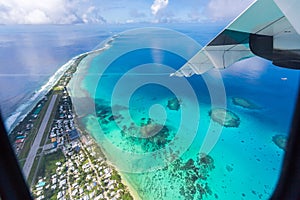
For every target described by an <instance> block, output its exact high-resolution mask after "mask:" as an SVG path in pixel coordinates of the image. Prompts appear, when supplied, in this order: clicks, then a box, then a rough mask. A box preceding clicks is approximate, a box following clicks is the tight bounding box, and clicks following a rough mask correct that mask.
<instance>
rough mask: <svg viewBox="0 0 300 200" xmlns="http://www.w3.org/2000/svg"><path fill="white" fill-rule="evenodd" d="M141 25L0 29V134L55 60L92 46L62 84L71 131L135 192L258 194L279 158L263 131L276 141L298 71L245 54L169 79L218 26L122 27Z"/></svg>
mask: <svg viewBox="0 0 300 200" xmlns="http://www.w3.org/2000/svg"><path fill="white" fill-rule="evenodd" d="M145 26H148V25H140V24H137V25H111V26H108V25H103V26H94V25H72V26H1V27H0V29H1V34H0V37H1V40H0V42H1V43H0V45H1V48H0V59H1V68H0V82H1V84H0V87H1V92H0V100H1V102H0V105H1V114H2V115H3V116H4V118H5V119H6V122H7V127H8V129H10V128H11V127H13V126H14V125H15V124H16V123H18V121H20V119H21V118H22V116H24V114H26V113H27V112H28V111H29V110H30V109H31V108H33V106H34V105H35V103H36V102H37V101H38V100H39V98H42V97H43V94H45V93H46V92H47V90H48V89H49V88H51V86H52V85H53V84H54V83H55V81H56V80H57V79H58V77H59V76H60V74H61V73H62V72H63V70H64V69H65V68H66V67H67V66H68V64H66V65H64V64H65V63H67V62H68V61H69V60H70V59H71V58H72V57H74V56H76V55H78V54H81V53H84V52H86V51H90V50H93V49H101V48H102V50H101V51H98V52H96V53H92V54H90V55H89V56H87V57H86V58H85V59H84V60H83V61H82V62H81V63H80V65H79V67H78V71H77V72H76V75H75V76H74V78H73V79H72V82H71V84H70V85H69V86H68V88H69V90H70V93H71V95H72V101H73V103H74V106H75V110H76V113H77V115H78V117H79V122H80V123H81V126H83V127H84V128H85V129H87V131H89V132H90V133H91V135H92V136H93V137H94V138H95V139H96V140H97V142H99V144H100V145H101V147H102V148H103V150H104V153H105V154H106V155H107V157H108V159H109V161H110V162H112V163H113V164H114V165H115V166H116V167H117V168H118V169H119V170H120V172H121V173H122V175H123V177H125V178H126V180H127V182H128V183H130V185H132V187H133V188H134V189H135V190H136V191H137V193H138V194H139V196H140V198H141V199H233V200H235V199H250V200H252V199H268V198H269V197H270V195H271V193H272V192H273V190H274V188H275V186H276V182H277V180H278V177H279V173H280V170H281V164H282V158H283V155H284V150H283V149H281V148H279V147H278V146H277V145H276V144H275V143H274V142H273V137H274V136H276V135H281V136H284V137H287V136H288V135H287V134H288V131H289V126H290V123H291V119H292V114H293V109H294V103H295V98H296V91H297V87H298V85H297V84H295V83H298V82H299V81H298V80H299V73H298V72H297V71H294V70H288V69H282V68H278V67H275V66H273V65H272V64H271V63H269V62H267V61H265V60H263V59H260V58H257V57H255V58H251V59H248V60H245V61H241V62H239V63H236V64H235V65H233V66H231V67H229V68H228V69H225V70H222V71H220V72H219V71H215V70H212V71H210V72H209V73H207V74H205V75H203V76H192V77H189V78H178V77H170V76H169V74H170V73H172V72H174V70H176V69H178V68H180V67H181V66H182V65H183V64H184V63H185V62H187V61H188V60H189V59H190V58H191V57H192V56H193V55H194V54H195V53H196V52H197V51H198V50H200V49H201V45H205V44H206V43H207V42H208V41H209V40H210V39H212V38H213V37H214V36H215V35H216V34H217V33H218V32H219V31H220V30H221V29H222V26H212V25H203V24H202V25H201V24H171V25H155V26H156V28H150V29H149V28H146V29H136V30H131V29H133V28H137V27H145ZM165 27H167V28H170V29H165ZM125 30H130V31H126V32H122V31H125ZM173 30H176V31H179V33H178V32H176V31H173ZM109 37H111V38H109ZM107 38H109V39H107ZM103 41H104V42H103ZM99 43H100V45H98V44H99ZM97 45H98V46H97ZM63 65H64V67H61V66H63ZM57 70H59V71H61V73H58V74H56V75H54V74H55V72H56V71H57ZM51 77H52V79H51ZM49 79H50V82H49ZM236 98H238V99H242V100H246V102H248V103H249V102H250V105H251V106H252V107H251V106H250V108H245V107H242V106H239V105H237V104H235V103H234V101H233V100H234V99H236ZM214 108H225V109H227V110H229V111H231V112H232V113H234V114H235V115H237V116H238V118H239V122H238V125H237V124H236V125H237V126H238V127H224V126H221V125H220V124H219V123H217V122H216V121H213V120H212V119H211V117H210V113H211V111H212V109H214ZM206 136H209V137H206ZM211 138H212V139H211Z"/></svg>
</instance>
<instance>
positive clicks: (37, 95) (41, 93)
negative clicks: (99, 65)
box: [4, 35, 118, 133]
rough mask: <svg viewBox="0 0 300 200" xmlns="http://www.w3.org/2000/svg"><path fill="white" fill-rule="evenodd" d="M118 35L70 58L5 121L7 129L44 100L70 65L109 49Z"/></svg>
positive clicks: (11, 128) (12, 127) (14, 125)
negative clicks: (89, 55) (83, 57)
mask: <svg viewBox="0 0 300 200" xmlns="http://www.w3.org/2000/svg"><path fill="white" fill-rule="evenodd" d="M117 37H118V35H114V36H113V37H112V38H110V39H109V40H107V41H105V42H104V44H101V45H99V46H98V48H96V49H95V50H93V51H89V52H86V53H82V54H79V55H77V56H75V57H73V58H72V59H71V60H69V61H68V62H67V63H66V64H64V65H62V66H61V67H60V68H59V69H58V70H57V71H56V72H55V74H54V75H52V76H51V77H50V78H49V80H48V82H47V83H46V84H44V85H43V86H42V87H41V88H40V89H39V90H38V91H36V92H34V93H33V95H32V97H30V99H29V100H28V101H27V102H26V103H23V104H22V105H20V106H19V107H18V108H17V109H16V111H15V112H13V113H12V114H11V115H10V116H9V117H8V118H7V119H6V120H5V122H4V124H5V127H6V129H7V130H8V132H9V133H10V132H11V131H12V130H13V129H14V128H15V127H16V126H17V125H18V123H20V122H21V121H22V120H23V119H24V118H25V117H26V116H27V115H28V113H29V112H30V111H31V110H32V109H33V108H34V107H35V106H36V104H37V103H38V102H39V101H40V100H42V99H43V98H44V97H45V95H46V94H47V93H48V92H49V91H50V90H51V88H53V86H54V85H55V84H56V83H57V82H58V81H59V79H60V78H61V77H62V76H63V75H64V73H65V72H66V71H67V70H68V69H69V67H70V66H71V65H72V64H74V63H75V61H76V60H77V59H78V58H79V57H81V56H83V55H88V54H92V53H97V52H99V51H103V50H106V49H109V48H110V47H111V43H112V42H113V41H114V40H115V38H117Z"/></svg>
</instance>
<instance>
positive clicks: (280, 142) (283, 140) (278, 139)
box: [272, 135, 287, 150]
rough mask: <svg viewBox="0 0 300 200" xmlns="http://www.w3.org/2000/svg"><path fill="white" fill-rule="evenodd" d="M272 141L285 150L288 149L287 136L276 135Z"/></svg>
mask: <svg viewBox="0 0 300 200" xmlns="http://www.w3.org/2000/svg"><path fill="white" fill-rule="evenodd" d="M272 141H273V142H274V143H275V144H276V145H277V146H278V147H279V148H280V149H283V150H286V143H287V136H285V135H274V136H273V137H272Z"/></svg>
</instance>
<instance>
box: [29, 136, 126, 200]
mask: <svg viewBox="0 0 300 200" xmlns="http://www.w3.org/2000/svg"><path fill="white" fill-rule="evenodd" d="M85 140H86V138H85ZM77 143H78V145H79V146H80V150H79V151H76V150H75V148H72V149H70V150H69V151H68V152H69V153H70V152H72V154H67V155H66V160H65V162H64V163H63V162H56V170H55V173H52V174H51V175H50V176H47V177H39V179H38V181H37V184H36V185H35V186H34V188H33V194H34V196H35V199H36V200H42V199H49V198H51V199H58V200H65V199H70V200H72V199H73V200H75V199H76V200H77V199H80V200H90V199H93V200H94V199H95V200H100V199H109V200H117V199H123V195H124V194H126V193H128V192H127V191H126V189H125V187H124V185H123V184H122V183H121V179H120V177H119V175H118V174H117V173H116V172H115V171H114V170H113V169H112V167H110V166H109V165H107V163H106V161H105V160H104V159H103V158H102V157H99V156H96V155H97V153H96V152H95V149H94V148H93V147H94V145H95V144H91V145H90V146H86V145H85V144H83V143H82V142H81V141H80V140H77ZM89 143H90V141H89Z"/></svg>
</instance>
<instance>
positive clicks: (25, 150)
mask: <svg viewBox="0 0 300 200" xmlns="http://www.w3.org/2000/svg"><path fill="white" fill-rule="evenodd" d="M51 96H52V92H51V91H50V92H49V93H48V99H50V98H51ZM38 104H40V103H38ZM49 104H50V101H46V102H45V104H44V105H43V108H42V109H41V111H40V113H39V115H38V116H37V118H36V119H35V120H34V121H33V126H32V129H31V130H30V131H29V132H28V136H27V138H26V139H25V142H24V146H23V148H22V150H21V151H20V153H19V155H18V158H19V159H23V158H26V157H27V155H28V153H29V151H30V148H31V146H32V143H33V142H34V139H35V137H36V134H37V132H38V129H39V127H40V125H41V123H42V120H43V118H44V116H45V114H46V111H47V108H48V106H49ZM36 107H37V106H35V108H34V109H33V110H35V109H36ZM32 113H33V111H31V113H30V114H29V115H28V116H27V117H26V118H25V119H24V120H23V121H22V123H21V124H20V125H19V126H18V127H16V128H15V129H14V130H13V132H12V134H11V139H12V138H15V136H16V133H17V132H18V131H24V130H26V125H27V124H30V119H29V118H30V116H31V115H32ZM11 141H14V140H11Z"/></svg>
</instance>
